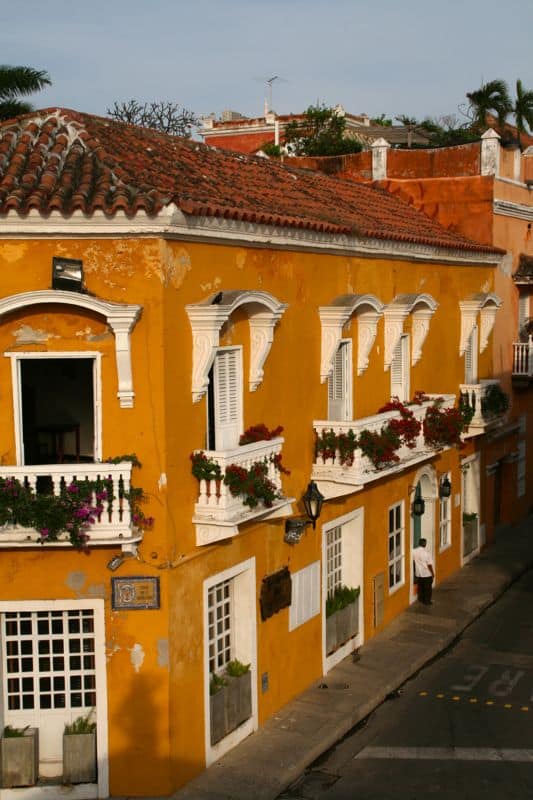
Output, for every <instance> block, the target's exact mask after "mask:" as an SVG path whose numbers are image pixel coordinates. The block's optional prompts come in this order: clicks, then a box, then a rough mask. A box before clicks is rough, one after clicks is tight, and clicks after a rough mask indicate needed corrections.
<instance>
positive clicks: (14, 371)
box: [5, 350, 102, 466]
mask: <svg viewBox="0 0 533 800" xmlns="http://www.w3.org/2000/svg"><path fill="white" fill-rule="evenodd" d="M5 356H6V358H10V359H11V384H12V388H13V420H14V425H15V453H16V459H17V466H23V465H24V436H23V424H22V381H21V362H22V361H23V360H25V359H32V360H37V359H54V360H57V361H59V360H63V359H77V360H81V359H92V360H93V413H94V420H93V424H94V460H95V461H101V460H102V354H101V353H98V352H95V351H94V350H76V351H70V350H69V351H67V352H63V351H57V352H46V353H42V352H21V353H6V354H5Z"/></svg>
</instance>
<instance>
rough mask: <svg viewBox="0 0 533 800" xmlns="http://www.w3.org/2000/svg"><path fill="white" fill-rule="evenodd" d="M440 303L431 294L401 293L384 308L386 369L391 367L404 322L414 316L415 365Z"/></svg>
mask: <svg viewBox="0 0 533 800" xmlns="http://www.w3.org/2000/svg"><path fill="white" fill-rule="evenodd" d="M437 307H438V303H437V301H436V300H435V299H434V298H433V297H432V296H431V295H430V294H399V295H397V296H396V297H395V298H394V300H393V301H392V302H391V303H389V304H388V306H386V307H385V309H384V312H383V313H384V314H385V364H384V366H385V371H386V370H388V369H389V367H390V365H391V363H392V358H393V355H394V351H395V349H396V345H397V344H398V342H399V341H400V338H401V336H402V333H403V326H404V322H405V320H406V319H407V317H408V316H409V314H411V315H412V317H413V347H412V355H411V363H412V365H413V366H414V365H415V364H416V363H417V362H418V361H419V360H420V356H421V355H422V347H423V344H424V342H425V340H426V336H427V335H428V331H429V323H430V321H431V317H432V316H433V314H434V313H435V311H436V310H437Z"/></svg>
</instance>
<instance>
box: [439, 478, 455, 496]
mask: <svg viewBox="0 0 533 800" xmlns="http://www.w3.org/2000/svg"><path fill="white" fill-rule="evenodd" d="M451 493H452V485H451V483H450V479H449V478H448V476H447V475H445V476H444V478H443V479H442V480H441V482H440V486H439V497H440V499H441V500H446V498H447V497H450V496H451Z"/></svg>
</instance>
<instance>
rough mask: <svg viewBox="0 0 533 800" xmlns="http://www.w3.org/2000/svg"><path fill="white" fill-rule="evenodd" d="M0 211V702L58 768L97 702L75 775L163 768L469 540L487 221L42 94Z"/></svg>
mask: <svg viewBox="0 0 533 800" xmlns="http://www.w3.org/2000/svg"><path fill="white" fill-rule="evenodd" d="M0 214H1V217H0V231H1V234H2V235H1V239H0V267H1V273H0V274H1V283H0V348H1V351H2V353H3V355H4V358H3V359H1V360H0V370H1V378H0V385H1V386H2V387H3V388H2V391H1V393H0V409H1V414H2V418H3V420H4V425H3V426H2V428H1V429H0V452H1V456H2V459H1V466H0V479H1V481H0V515H1V516H0V526H1V527H0V547H1V549H2V557H1V559H0V570H1V574H0V585H1V586H2V590H1V592H0V620H1V663H0V674H1V681H2V691H3V703H2V715H1V717H2V718H1V719H0V724H2V726H5V725H11V726H14V727H19V728H21V727H25V726H26V725H30V726H31V727H34V728H37V729H38V734H39V751H40V764H39V774H40V775H41V776H42V777H47V778H50V779H56V780H57V781H58V782H61V781H62V780H63V777H62V776H63V775H64V765H63V760H62V759H63V757H62V735H63V728H64V725H65V724H69V723H71V722H73V721H75V720H76V719H78V718H79V717H80V716H81V717H83V716H89V717H90V719H91V720H94V721H95V722H96V748H97V764H98V770H97V776H96V777H95V778H93V779H91V780H89V781H85V782H82V783H81V786H80V787H78V791H79V792H80V793H79V794H78V795H77V796H78V797H107V796H108V795H110V794H111V795H113V794H115V795H117V794H130V795H133V794H134V795H140V796H142V795H143V794H145V795H146V794H164V793H168V792H171V791H172V790H174V789H175V788H177V787H179V786H181V785H183V784H184V783H186V782H187V781H188V780H189V779H190V778H191V777H192V776H193V775H195V774H197V773H198V772H199V771H201V770H202V769H203V768H204V766H205V765H206V764H209V763H211V762H212V761H214V760H215V759H216V758H218V757H220V755H222V754H223V753H224V752H226V751H227V750H228V749H230V748H231V747H234V746H235V745H236V744H237V743H238V742H239V741H241V740H242V739H243V738H244V737H245V736H247V735H248V734H249V733H250V732H252V731H253V730H255V729H256V728H257V727H258V726H259V725H261V724H262V723H263V722H264V721H265V720H266V719H267V718H268V717H269V716H271V715H272V714H273V713H275V712H276V711H277V710H278V709H279V708H280V707H281V706H282V705H283V704H284V703H286V702H287V701H288V700H289V699H291V698H292V697H294V696H295V695H296V694H298V693H299V692H301V691H302V690H303V689H304V688H306V687H307V686H308V685H309V684H310V683H311V682H312V681H313V680H315V679H316V678H317V677H319V676H320V675H322V674H323V673H325V672H327V671H328V670H329V669H331V667H332V666H333V665H334V664H335V663H337V662H338V661H339V660H340V659H341V658H343V657H345V656H346V655H348V654H349V653H350V652H351V651H352V650H353V649H355V648H357V647H359V646H360V645H361V644H362V643H363V642H364V641H368V640H369V639H370V638H371V637H372V636H373V635H374V634H375V632H376V631H378V630H380V629H381V628H382V627H383V626H385V625H387V623H389V622H390V621H391V620H392V619H393V618H394V617H395V616H396V615H397V614H398V613H399V612H400V611H401V610H403V609H405V608H406V607H407V606H408V605H409V604H410V603H411V602H413V601H414V600H415V599H416V589H415V586H414V583H413V575H412V566H411V558H410V552H411V548H412V544H413V542H416V541H417V540H418V538H419V537H420V536H421V535H423V536H425V537H426V538H427V540H428V543H429V547H430V550H431V552H432V555H433V559H434V564H435V571H436V581H437V583H438V582H440V581H442V580H443V579H444V578H446V577H447V576H448V575H450V574H451V573H452V572H454V571H455V570H457V569H459V568H460V567H461V565H462V564H463V563H464V562H465V561H467V560H468V559H469V558H471V557H472V555H475V554H476V553H477V552H479V548H480V545H481V543H482V536H483V526H484V524H485V520H484V519H483V518H482V505H481V503H480V496H481V493H482V492H483V475H482V474H481V472H480V470H479V461H478V457H477V455H476V450H475V440H476V437H478V436H479V435H481V434H483V433H485V432H486V431H487V430H488V429H493V430H495V429H497V427H498V425H499V424H500V423H501V422H502V420H503V419H504V416H505V415H504V410H503V405H502V403H503V402H504V399H505V398H503V399H502V395H501V392H500V391H499V389H498V386H499V383H498V376H496V375H493V374H492V371H491V370H492V363H491V355H490V342H491V335H492V327H493V325H494V322H495V318H496V315H497V313H498V309H499V306H500V298H499V297H498V295H497V294H496V293H495V291H494V272H495V266H496V265H497V264H498V263H499V262H500V260H501V258H502V256H503V251H499V250H497V249H495V248H494V247H491V246H487V245H479V244H476V243H474V242H472V241H470V240H468V239H465V238H463V237H461V236H458V235H455V234H453V233H451V232H449V231H447V230H445V229H444V228H442V227H441V226H440V225H439V224H438V223H436V222H434V221H432V220H430V219H429V218H427V217H425V216H424V215H422V214H420V213H419V212H417V211H415V210H414V209H413V208H412V207H410V206H409V205H408V204H407V203H405V202H403V201H401V200H399V199H397V198H395V197H393V196H391V195H390V194H388V193H387V192H384V191H380V190H378V189H374V188H371V187H369V186H363V185H358V184H355V183H351V182H348V181H340V180H335V179H332V178H328V177H326V176H324V175H320V174H318V173H310V172H306V171H304V170H291V169H289V168H285V167H283V166H280V165H278V164H274V163H272V162H269V161H267V160H263V159H255V158H247V157H243V156H238V155H232V154H229V153H223V152H216V151H214V150H211V149H209V148H206V147H204V146H202V145H198V144H197V143H196V142H189V141H184V140H180V139H177V138H173V137H168V136H165V135H162V134H158V133H156V132H154V131H148V130H143V129H139V128H135V127H133V126H129V125H125V124H122V123H117V122H114V121H111V120H108V119H100V118H97V117H92V116H89V115H84V114H78V113H75V112H71V111H66V110H61V109H52V110H47V111H42V112H35V113H34V114H30V115H26V116H25V117H22V118H20V119H18V120H14V121H10V122H6V123H3V124H2V125H1V126H0ZM474 330H475V331H477V330H479V336H478V337H477V338H476V336H473V335H472V333H473V331H474ZM473 360H475V361H476V362H477V373H478V376H479V380H480V384H479V386H480V387H481V388H480V389H479V390H478V389H474V390H471V391H469V392H468V393H467V394H468V397H467V402H468V408H466V409H465V408H463V409H462V410H461V409H459V406H458V403H459V394H460V387H461V386H465V385H470V384H471V382H469V381H468V380H466V379H465V370H467V371H468V369H470V368H471V364H472V362H473ZM487 381H488V383H487ZM476 385H477V384H476ZM490 387H496V388H495V389H494V391H493V390H492V389H490ZM489 390H490V391H489ZM487 392H489V394H490V393H492V394H493V397H494V405H493V407H491V408H489V409H488V410H487V407H486V404H482V402H481V400H482V397H481V394H480V393H482V394H483V397H484V398H485V395H486V394H487ZM391 397H396V398H398V401H395V402H394V403H393V405H392V408H390V407H389V408H388V409H386V410H383V409H384V407H385V406H387V404H388V403H389V401H390V400H391ZM414 397H416V398H417V402H415V403H414V404H412V405H405V403H407V402H408V401H411V400H412V399H413V398H414ZM400 401H401V402H400ZM497 401H499V403H500V405H498V402H497ZM454 408H455V409H457V410H456V411H454V410H453V409H454ZM465 416H466V417H468V420H469V422H470V425H469V427H468V428H465V429H464V430H462V438H463V440H464V444H463V446H462V449H461V450H459V449H458V448H457V447H456V446H453V442H454V441H455V442H458V435H459V432H460V428H459V427H458V425H459V424H463V421H464V418H465ZM280 428H282V429H283V430H280ZM243 434H244V436H245V438H244V442H245V443H243V444H240V441H243V440H242V435H243ZM356 444H357V445H359V446H355V447H354V445H356ZM134 455H135V456H136V459H137V460H138V462H140V464H141V466H138V465H135V459H134V458H133V456H134ZM191 456H192V458H191ZM280 457H281V458H280ZM192 470H194V472H195V474H196V475H197V476H198V477H199V478H200V479H199V480H198V479H197V477H194V475H193V474H192ZM286 470H290V473H287V472H286ZM311 481H314V482H315V484H316V486H317V487H318V489H319V490H320V493H321V494H322V496H323V497H324V498H325V499H324V502H323V505H322V508H321V513H320V516H319V517H318V519H317V520H315V524H314V525H310V524H309V525H307V526H305V525H304V522H305V519H306V518H305V513H304V505H303V502H302V497H303V496H304V494H305V493H306V489H307V488H308V486H309V484H310V482H311ZM131 485H133V486H134V487H137V488H140V487H142V489H143V492H144V499H141V500H139V499H138V498H137V499H136V496H135V495H132V492H131V489H130V486H131ZM415 501H416V506H415ZM415 510H416V511H418V512H421V513H419V514H415V513H413V512H414V511H415ZM463 513H466V514H467V517H466V518H465V519H466V525H463V518H462V514H463ZM148 517H153V524H152V525H150V524H149V520H148V519H146V518H148ZM302 518H303V519H302ZM65 520H66V521H65ZM84 523H86V524H84ZM85 536H88V537H89V538H88V541H87V542H85V541H84V539H85ZM72 541H74V543H75V544H77V545H81V547H80V546H77V547H73V546H72V544H71V542H72ZM342 586H345V587H348V589H351V590H352V592H351V593H350V592H348V593H346V592H345V593H344V594H345V595H346V594H348V605H346V608H349V610H350V612H351V620H350V622H349V623H348V628H346V627H345V628H342V626H341V623H340V622H339V620H340V615H337V614H335V613H332V614H330V615H329V616H328V617H326V601H327V599H328V596H329V598H330V605H331V603H332V601H335V599H338V598H339V596H340V595H342V592H339V589H340V588H341V587H342ZM354 590H355V591H354ZM340 605H342V602H340ZM329 610H334V608H333V609H329ZM343 624H345V623H343ZM228 663H229V664H230V672H232V673H233V674H232V675H231V676H228V675H227V674H226V671H227V665H228ZM247 665H249V668H248V669H246V667H247ZM240 673H242V674H240ZM213 676H216V677H213ZM210 689H211V692H212V693H211V692H210ZM216 689H218V691H215V690H216ZM1 796H2V794H1V792H0V797H1ZM36 796H37V795H36ZM10 797H11V795H10Z"/></svg>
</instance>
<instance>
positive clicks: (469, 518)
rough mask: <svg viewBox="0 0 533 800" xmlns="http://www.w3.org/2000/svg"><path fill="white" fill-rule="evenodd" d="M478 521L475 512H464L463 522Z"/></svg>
mask: <svg viewBox="0 0 533 800" xmlns="http://www.w3.org/2000/svg"><path fill="white" fill-rule="evenodd" d="M476 519H477V514H476V513H475V511H472V512H468V511H463V522H474V520H476Z"/></svg>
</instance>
